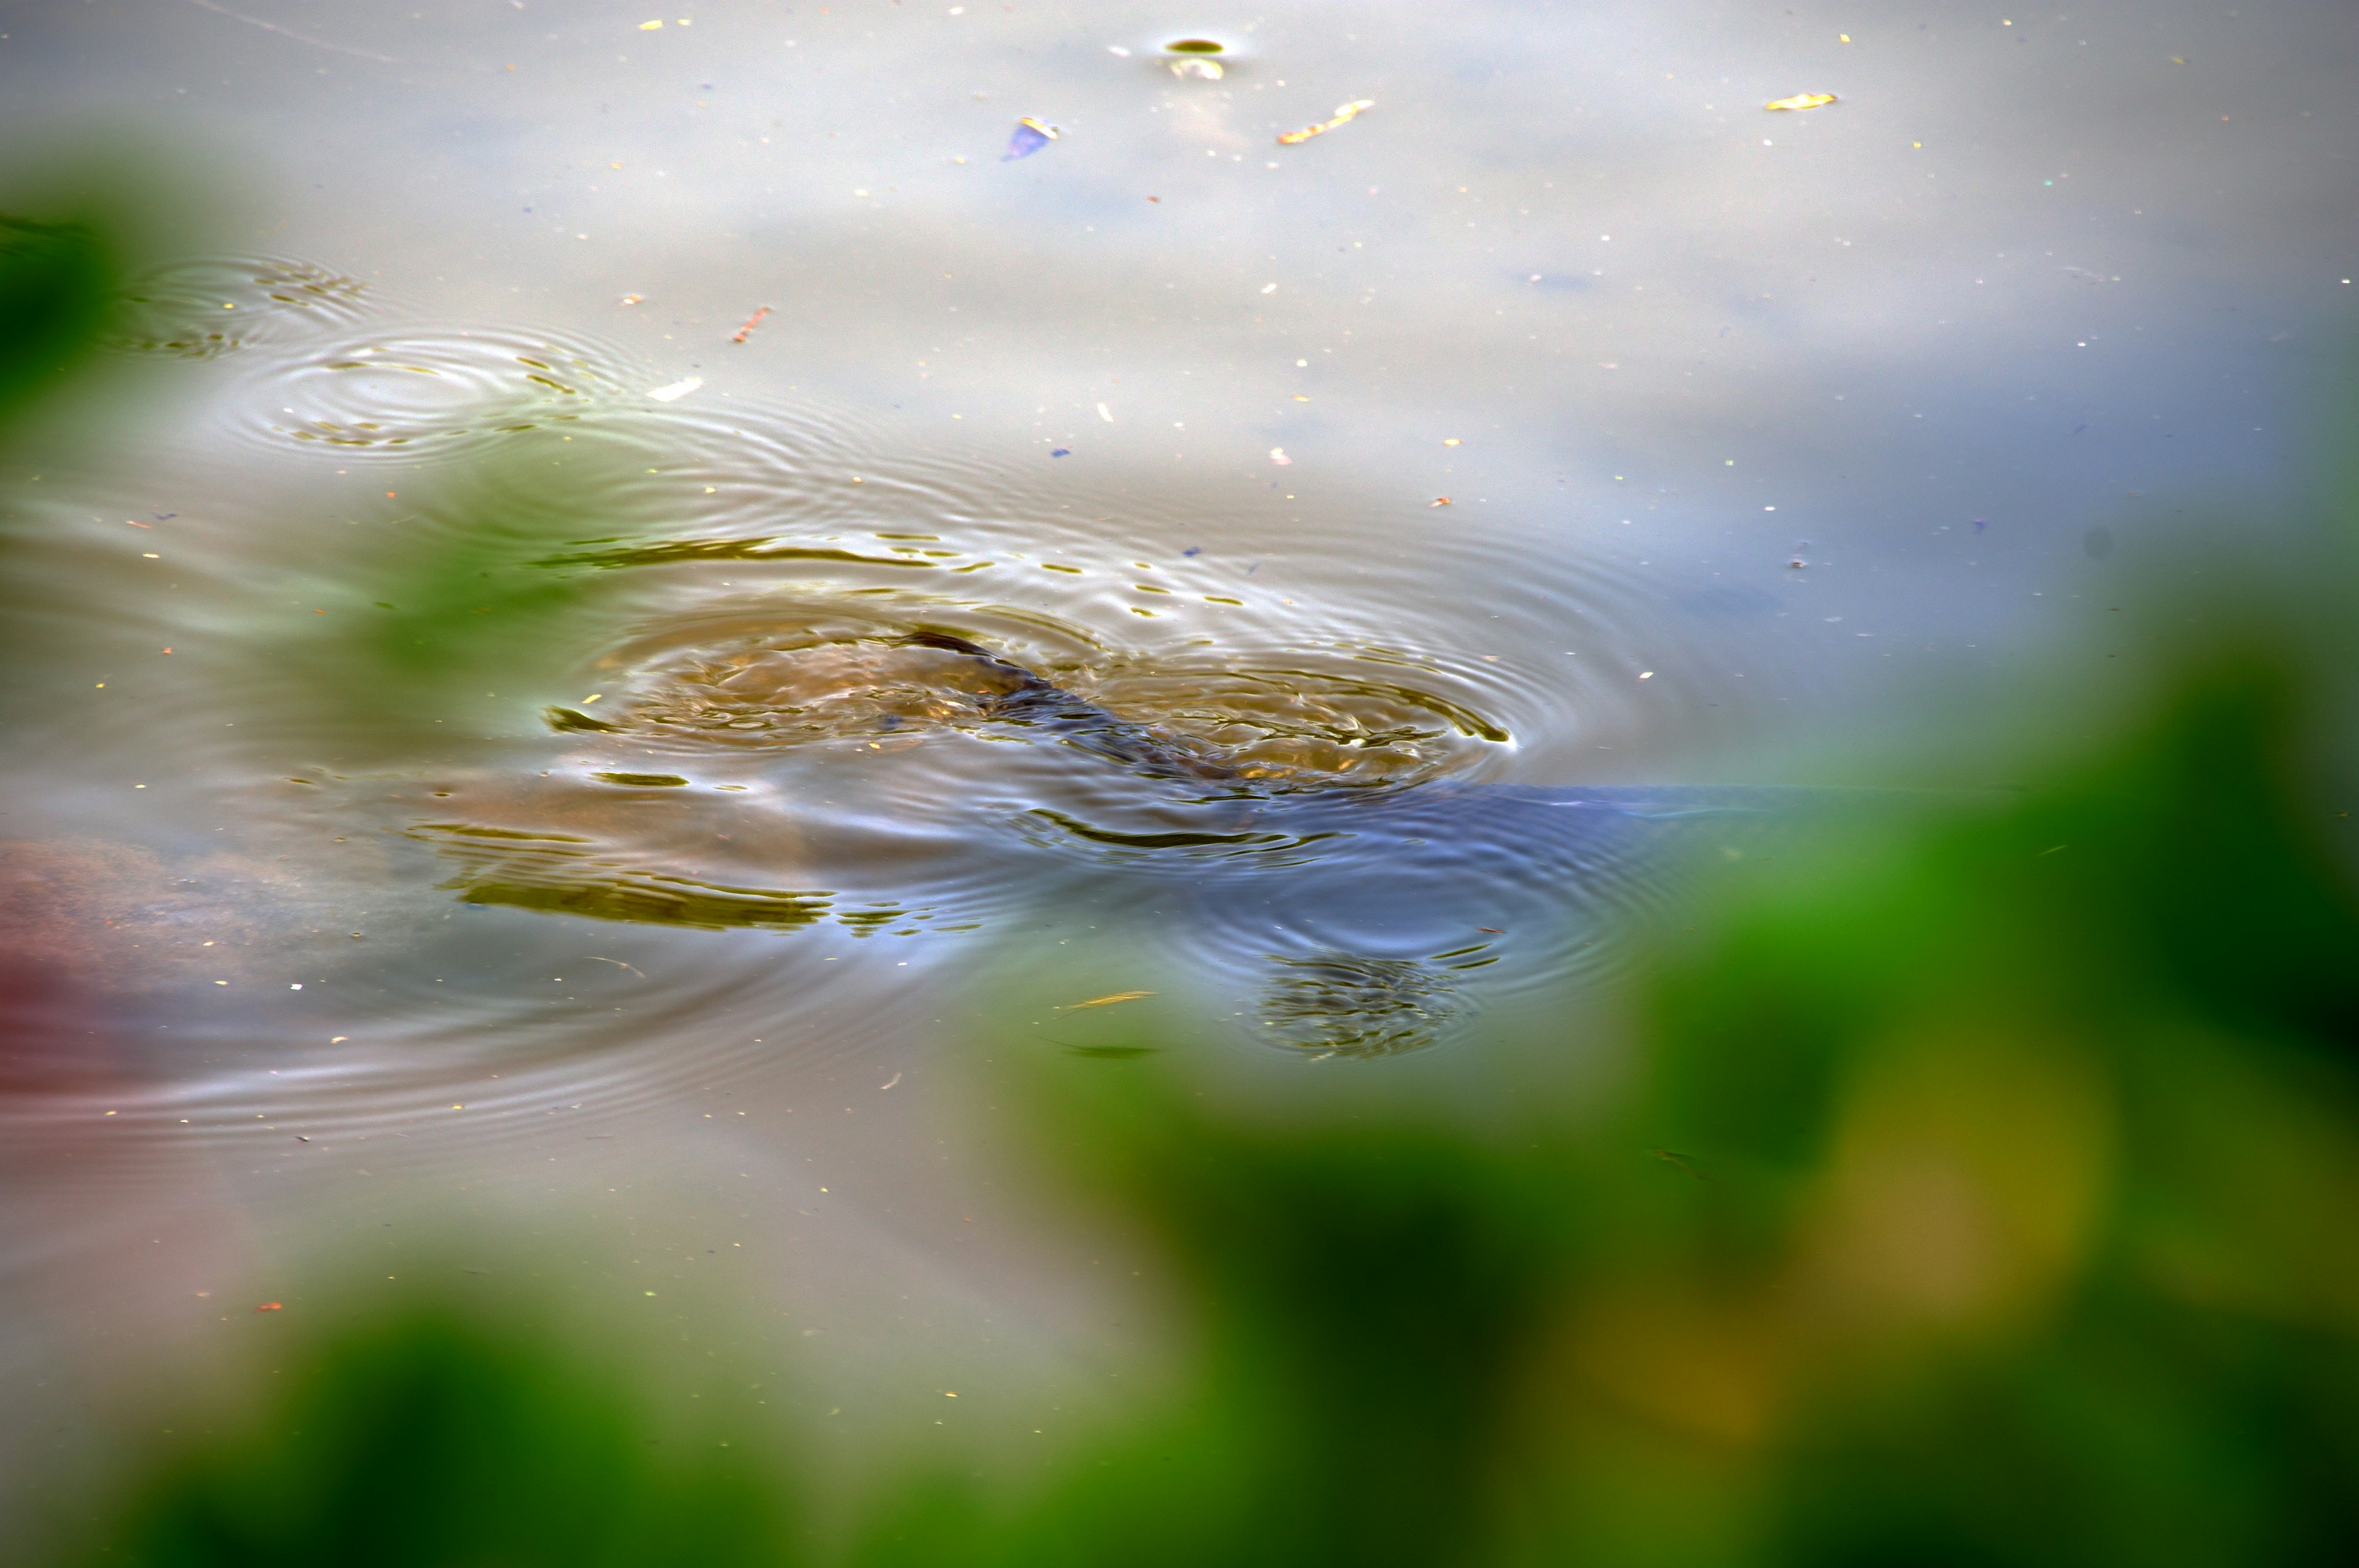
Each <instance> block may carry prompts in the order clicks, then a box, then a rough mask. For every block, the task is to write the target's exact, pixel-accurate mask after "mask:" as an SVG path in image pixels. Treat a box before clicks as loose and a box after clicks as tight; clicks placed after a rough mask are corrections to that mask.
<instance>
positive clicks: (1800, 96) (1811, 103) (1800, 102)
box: [1761, 92, 1835, 109]
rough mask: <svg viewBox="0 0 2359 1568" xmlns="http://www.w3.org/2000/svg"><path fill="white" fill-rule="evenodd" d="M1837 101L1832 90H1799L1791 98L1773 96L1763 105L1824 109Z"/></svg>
mask: <svg viewBox="0 0 2359 1568" xmlns="http://www.w3.org/2000/svg"><path fill="white" fill-rule="evenodd" d="M1834 101H1835V95H1834V94H1833V93H1832V92H1797V93H1795V94H1794V96H1792V97H1791V98H1773V99H1771V100H1770V101H1769V102H1768V103H1764V104H1763V105H1761V107H1763V108H1764V109H1823V108H1825V107H1826V106H1827V105H1828V104H1830V103H1833V102H1834Z"/></svg>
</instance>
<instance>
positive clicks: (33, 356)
mask: <svg viewBox="0 0 2359 1568" xmlns="http://www.w3.org/2000/svg"><path fill="white" fill-rule="evenodd" d="M120 283H121V264H120V261H119V259H118V257H117V254H116V252H115V247H114V245H113V244H112V243H109V241H108V239H107V238H106V236H105V235H104V234H103V233H102V232H100V230H99V229H98V228H97V227H95V226H93V225H92V224H91V223H88V222H42V221H40V220H39V219H36V218H31V217H18V216H15V215H12V214H10V213H7V212H0V420H5V419H6V418H7V417H8V416H11V415H13V414H15V413H16V411H17V410H18V409H19V408H20V407H22V406H26V405H27V404H29V403H30V402H31V401H32V399H33V398H34V397H35V396H36V395H38V394H39V393H41V392H43V391H45V390H47V389H48V388H49V386H50V385H52V384H55V383H56V382H58V381H59V380H60V379H62V377H63V376H64V375H65V373H67V372H68V371H69V370H71V368H72V366H73V364H74V362H75V361H76V360H78V359H79V358H80V357H81V356H82V353H83V352H84V351H87V350H88V349H89V348H90V347H91V346H92V345H93V344H94V343H95V342H96V341H98V336H99V333H100V331H101V330H103V327H104V326H105V323H106V320H107V318H108V315H109V313H110V310H111V309H112V308H113V306H114V297H115V291H116V289H117V287H119V285H120Z"/></svg>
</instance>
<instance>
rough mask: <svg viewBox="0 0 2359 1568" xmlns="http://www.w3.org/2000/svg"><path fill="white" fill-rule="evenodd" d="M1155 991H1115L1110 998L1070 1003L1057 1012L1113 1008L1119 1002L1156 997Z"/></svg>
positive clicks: (1093, 998)
mask: <svg viewBox="0 0 2359 1568" xmlns="http://www.w3.org/2000/svg"><path fill="white" fill-rule="evenodd" d="M1156 994H1157V993H1156V992H1154V991H1115V992H1114V993H1113V994H1111V995H1108V996H1093V997H1092V998H1090V1000H1087V1001H1069V1002H1067V1003H1065V1004H1064V1005H1063V1006H1062V1007H1060V1008H1059V1009H1058V1010H1057V1011H1059V1012H1079V1011H1082V1009H1083V1008H1085V1007H1112V1006H1113V1005H1114V1003H1116V1002H1118V1001H1136V1000H1138V999H1139V998H1141V997H1147V996H1154V995H1156Z"/></svg>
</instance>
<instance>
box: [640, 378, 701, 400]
mask: <svg viewBox="0 0 2359 1568" xmlns="http://www.w3.org/2000/svg"><path fill="white" fill-rule="evenodd" d="M703 384H704V378H703V377H702V376H701V375H691V376H689V377H687V378H685V379H684V380H680V381H675V382H673V383H672V384H670V385H669V386H658V387H654V388H651V389H650V390H649V391H648V393H647V395H648V396H649V397H652V398H654V399H655V400H656V401H657V402H658V403H677V402H679V400H680V399H681V398H683V397H686V396H687V395H689V394H690V393H691V392H694V391H695V390H696V389H697V388H698V387H700V386H702V385H703Z"/></svg>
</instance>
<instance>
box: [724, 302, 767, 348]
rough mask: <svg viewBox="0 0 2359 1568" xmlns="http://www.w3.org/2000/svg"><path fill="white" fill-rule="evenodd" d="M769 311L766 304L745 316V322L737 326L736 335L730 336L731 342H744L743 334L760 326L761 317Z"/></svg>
mask: <svg viewBox="0 0 2359 1568" xmlns="http://www.w3.org/2000/svg"><path fill="white" fill-rule="evenodd" d="M769 313H770V308H769V307H768V306H766V305H765V306H763V307H762V308H760V309H759V310H756V311H755V312H754V313H753V314H752V315H751V316H748V317H747V318H745V325H744V326H742V327H740V328H738V329H737V333H736V336H734V337H733V338H731V339H730V340H729V341H731V342H733V343H742V342H744V341H745V334H746V333H748V332H750V331H752V330H754V329H755V328H756V327H758V326H760V325H761V324H762V319H763V318H764V317H766V316H767V315H768V314H769Z"/></svg>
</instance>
